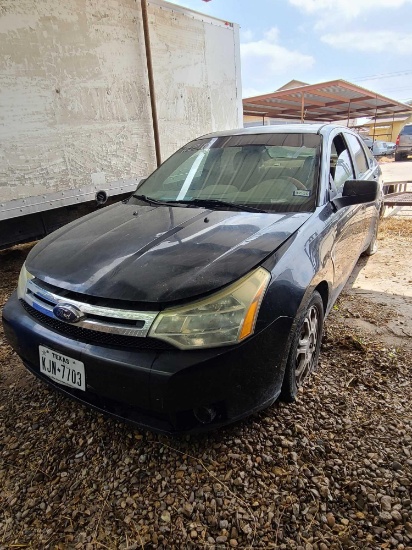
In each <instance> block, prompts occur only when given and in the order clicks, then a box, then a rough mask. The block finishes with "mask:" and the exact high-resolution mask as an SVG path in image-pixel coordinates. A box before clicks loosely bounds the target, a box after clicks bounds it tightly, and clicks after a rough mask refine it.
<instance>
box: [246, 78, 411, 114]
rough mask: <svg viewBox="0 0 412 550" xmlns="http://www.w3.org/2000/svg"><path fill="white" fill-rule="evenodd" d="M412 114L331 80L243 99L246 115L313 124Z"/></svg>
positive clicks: (397, 104)
mask: <svg viewBox="0 0 412 550" xmlns="http://www.w3.org/2000/svg"><path fill="white" fill-rule="evenodd" d="M408 112H409V113H412V107H411V106H410V105H406V104H405V103H400V102H399V101H395V100H394V99H390V98H389V97H385V96H382V95H380V94H377V93H375V92H373V91H372V90H367V89H366V88H362V87H360V86H356V85H355V84H351V83H350V82H347V81H346V80H331V81H329V82H321V83H319V84H308V85H305V86H298V87H294V88H286V89H281V90H278V91H276V92H272V93H270V94H265V95H259V96H255V97H248V98H245V99H243V114H244V115H254V116H261V117H271V118H283V119H293V120H300V121H301V122H303V121H305V120H310V121H320V122H322V121H324V122H329V121H341V120H347V121H349V120H351V119H354V118H361V117H368V118H370V117H382V116H394V115H396V114H399V113H408Z"/></svg>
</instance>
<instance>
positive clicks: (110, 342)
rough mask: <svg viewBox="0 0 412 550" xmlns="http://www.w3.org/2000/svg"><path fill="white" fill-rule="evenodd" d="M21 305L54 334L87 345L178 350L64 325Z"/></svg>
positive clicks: (147, 339)
mask: <svg viewBox="0 0 412 550" xmlns="http://www.w3.org/2000/svg"><path fill="white" fill-rule="evenodd" d="M20 303H21V305H22V306H23V307H24V309H25V310H26V311H27V313H28V314H29V315H30V317H33V319H36V321H37V322H38V323H39V324H40V325H43V326H45V327H47V328H49V329H50V330H53V331H54V332H57V333H58V334H62V335H64V336H68V337H69V338H72V339H73V340H77V341H79V342H85V343H86V344H99V345H101V346H108V347H122V348H123V347H124V348H137V349H152V350H159V351H160V350H176V348H175V347H174V346H172V345H171V344H168V343H167V342H163V341H162V340H157V339H156V338H150V337H144V338H141V337H137V336H122V335H121V334H111V333H109V332H99V331H97V330H89V329H85V328H81V327H76V325H70V324H68V323H63V322H62V321H59V320H58V319H53V318H52V317H49V316H48V315H45V314H44V313H41V312H40V311H37V309H34V307H32V306H30V305H29V304H28V303H26V302H25V301H24V300H20Z"/></svg>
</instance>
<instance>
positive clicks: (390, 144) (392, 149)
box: [386, 141, 396, 155]
mask: <svg viewBox="0 0 412 550" xmlns="http://www.w3.org/2000/svg"><path fill="white" fill-rule="evenodd" d="M386 147H387V152H386V154H387V155H393V153H394V152H395V148H396V143H393V142H392V141H387V142H386Z"/></svg>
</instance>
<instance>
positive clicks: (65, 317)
mask: <svg viewBox="0 0 412 550" xmlns="http://www.w3.org/2000/svg"><path fill="white" fill-rule="evenodd" d="M53 314H54V316H55V317H57V319H60V321H65V322H66V323H77V322H78V321H80V319H82V318H83V317H84V315H83V313H82V312H81V311H80V309H79V308H78V307H76V306H73V305H72V304H57V305H56V306H54V308H53Z"/></svg>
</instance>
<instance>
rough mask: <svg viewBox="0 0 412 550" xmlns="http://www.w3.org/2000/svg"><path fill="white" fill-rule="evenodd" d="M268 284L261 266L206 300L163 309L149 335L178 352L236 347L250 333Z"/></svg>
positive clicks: (268, 275) (267, 273) (264, 270)
mask: <svg viewBox="0 0 412 550" xmlns="http://www.w3.org/2000/svg"><path fill="white" fill-rule="evenodd" d="M269 281H270V273H269V272H268V271H266V269H264V268H263V267H260V268H258V269H256V270H255V271H253V272H252V273H250V274H249V275H247V276H246V277H243V278H242V279H240V281H237V283H235V284H234V285H231V286H230V287H228V288H226V289H225V290H223V291H221V292H218V293H216V294H214V295H213V296H210V297H209V298H206V299H204V300H199V301H197V302H194V303H192V304H189V305H185V306H182V307H176V308H173V309H168V310H165V311H164V312H162V313H159V315H158V316H157V317H156V320H155V322H154V323H153V326H152V328H151V329H150V332H149V336H152V337H154V338H159V339H161V340H165V341H166V342H170V343H172V344H173V345H175V346H177V347H178V348H180V349H192V348H211V347H218V346H226V345H230V344H236V343H238V342H240V341H242V340H244V339H245V338H247V337H248V336H250V335H251V334H252V333H253V331H254V328H255V323H256V319H257V316H258V313H259V308H260V304H261V302H262V299H263V296H264V294H265V290H266V288H267V286H268V284H269Z"/></svg>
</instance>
